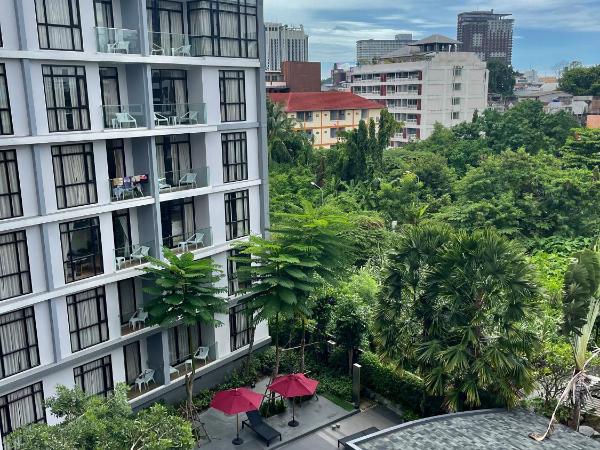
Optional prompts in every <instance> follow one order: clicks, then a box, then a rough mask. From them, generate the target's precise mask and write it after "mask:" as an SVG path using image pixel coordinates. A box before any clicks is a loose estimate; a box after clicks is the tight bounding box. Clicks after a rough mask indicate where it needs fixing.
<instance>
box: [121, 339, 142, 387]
mask: <svg viewBox="0 0 600 450" xmlns="http://www.w3.org/2000/svg"><path fill="white" fill-rule="evenodd" d="M132 346H135V347H136V348H137V354H138V357H139V361H138V364H137V368H136V372H135V373H134V374H131V373H128V370H127V367H128V365H127V349H128V348H130V347H132ZM123 362H124V365H125V382H126V383H127V384H128V385H129V386H134V385H135V380H136V378H137V377H138V376H139V375H140V374H141V373H142V352H141V348H140V341H135V342H131V343H129V344H126V345H124V346H123Z"/></svg>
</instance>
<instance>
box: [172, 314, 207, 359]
mask: <svg viewBox="0 0 600 450" xmlns="http://www.w3.org/2000/svg"><path fill="white" fill-rule="evenodd" d="M188 334H191V335H192V348H191V350H190V347H189V341H188ZM201 345H202V340H201V337H200V324H196V325H193V326H187V325H178V326H176V327H173V328H170V329H169V361H170V363H171V365H172V366H176V365H177V364H181V363H182V362H184V361H185V360H186V359H189V358H190V356H191V355H192V354H193V353H195V352H196V350H198V347H200V346H201Z"/></svg>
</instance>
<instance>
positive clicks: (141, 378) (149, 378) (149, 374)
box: [135, 369, 154, 392]
mask: <svg viewBox="0 0 600 450" xmlns="http://www.w3.org/2000/svg"><path fill="white" fill-rule="evenodd" d="M150 382H154V369H144V371H143V372H142V373H140V374H139V375H138V377H137V378H136V379H135V384H137V386H138V390H139V391H140V392H142V385H143V384H145V385H146V387H148V383H150Z"/></svg>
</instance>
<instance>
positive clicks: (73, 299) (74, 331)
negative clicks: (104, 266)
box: [67, 286, 109, 353]
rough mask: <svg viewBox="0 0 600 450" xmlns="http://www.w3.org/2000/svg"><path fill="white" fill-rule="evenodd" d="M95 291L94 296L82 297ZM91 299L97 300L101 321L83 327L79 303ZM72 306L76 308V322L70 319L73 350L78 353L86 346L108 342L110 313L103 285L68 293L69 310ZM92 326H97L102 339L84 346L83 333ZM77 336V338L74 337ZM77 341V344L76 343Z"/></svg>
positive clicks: (96, 304)
mask: <svg viewBox="0 0 600 450" xmlns="http://www.w3.org/2000/svg"><path fill="white" fill-rule="evenodd" d="M90 293H94V296H93V297H81V296H82V295H85V294H90ZM89 301H95V305H94V306H95V308H96V314H97V315H98V318H99V319H100V320H99V322H97V323H95V324H92V325H88V326H85V327H81V325H80V324H79V305H81V304H82V303H86V302H89ZM71 308H73V309H74V314H73V316H74V317H75V323H74V324H73V323H71V320H69V336H70V338H71V352H72V353H76V352H80V351H81V350H85V349H86V348H90V347H93V346H94V345H98V344H100V343H102V342H106V341H108V339H109V330H108V315H107V312H106V292H105V290H104V287H103V286H100V287H97V288H95V289H89V290H87V291H83V292H78V293H77V294H73V295H68V296H67V311H69V310H70V309H71ZM67 317H68V318H69V319H70V317H71V315H70V314H67ZM90 328H97V329H98V335H99V336H100V340H99V341H98V342H94V343H91V344H89V345H86V346H83V345H82V344H81V333H82V332H83V331H85V330H88V329H90ZM73 338H75V339H73ZM74 342H77V345H75V344H74Z"/></svg>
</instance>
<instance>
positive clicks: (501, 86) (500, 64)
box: [487, 59, 516, 96]
mask: <svg viewBox="0 0 600 450" xmlns="http://www.w3.org/2000/svg"><path fill="white" fill-rule="evenodd" d="M487 68H488V70H489V71H490V75H489V77H490V78H489V92H490V94H501V95H504V96H510V95H513V91H514V88H515V81H516V80H515V76H516V72H515V71H514V70H513V68H512V67H511V66H509V65H508V64H506V63H505V62H504V61H502V60H499V59H491V60H489V61H488V62H487Z"/></svg>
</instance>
